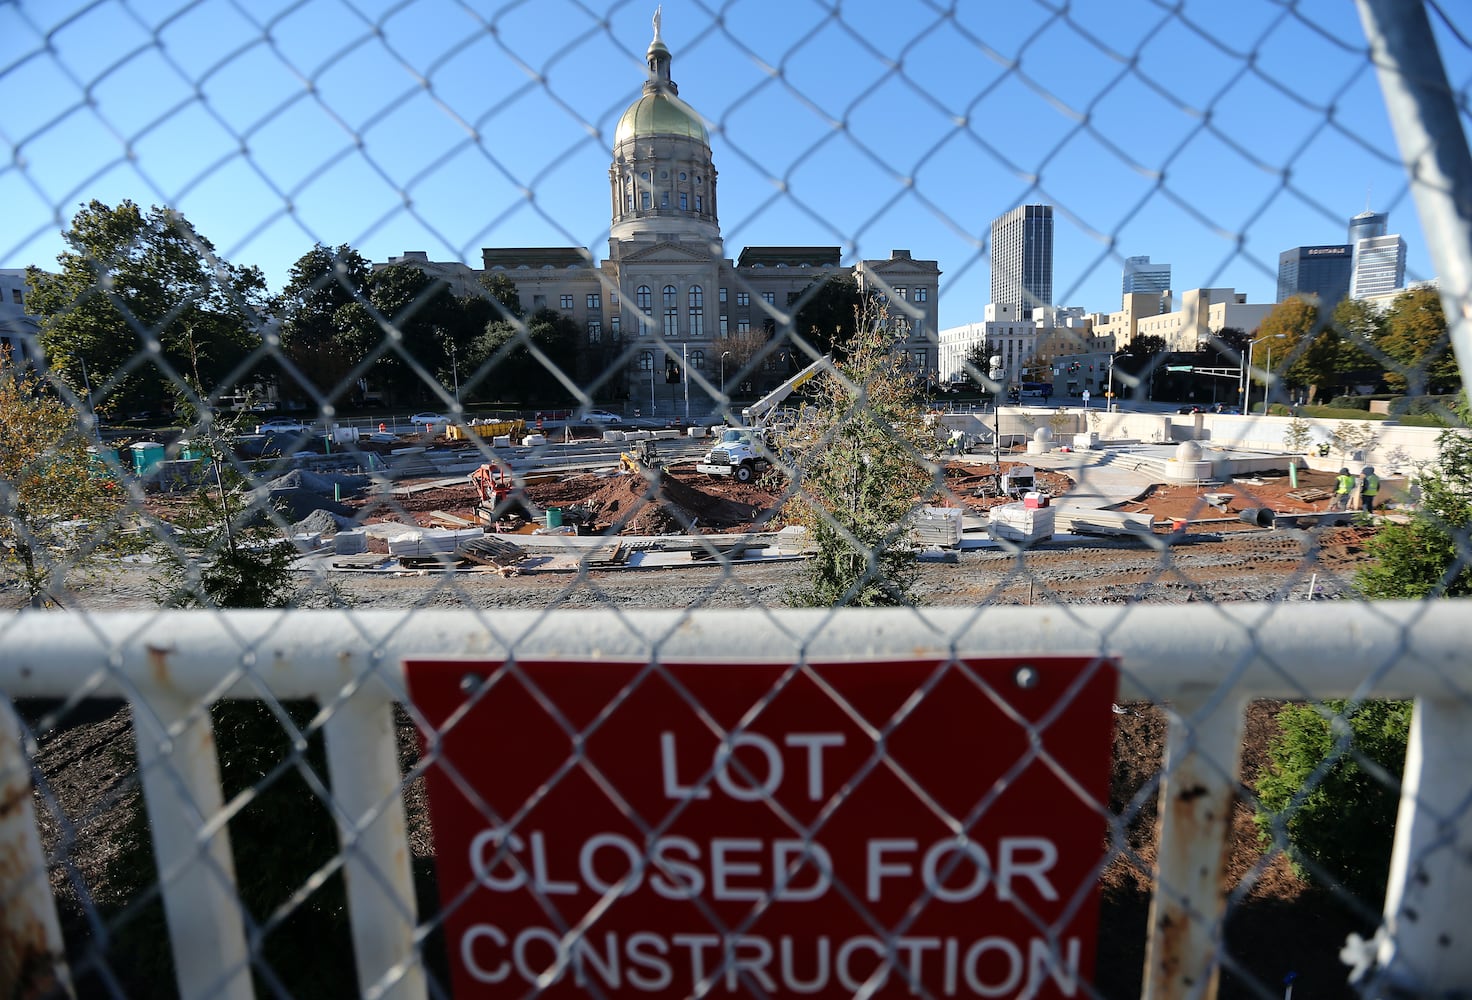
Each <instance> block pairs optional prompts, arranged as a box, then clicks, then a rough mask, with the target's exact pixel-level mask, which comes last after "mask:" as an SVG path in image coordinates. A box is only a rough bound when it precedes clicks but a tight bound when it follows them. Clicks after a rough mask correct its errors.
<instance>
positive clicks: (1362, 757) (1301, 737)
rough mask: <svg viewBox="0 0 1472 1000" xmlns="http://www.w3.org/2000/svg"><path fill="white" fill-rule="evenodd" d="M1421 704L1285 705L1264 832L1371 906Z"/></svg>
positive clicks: (1312, 876) (1305, 871)
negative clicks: (1414, 715) (1415, 706)
mask: <svg viewBox="0 0 1472 1000" xmlns="http://www.w3.org/2000/svg"><path fill="white" fill-rule="evenodd" d="M1410 723H1411V703H1410V702H1406V701H1367V702H1362V703H1360V704H1357V705H1355V704H1351V703H1349V702H1343V701H1332V702H1327V703H1325V704H1322V705H1285V706H1284V707H1283V709H1282V711H1281V712H1279V713H1278V724H1279V726H1280V727H1281V734H1280V735H1279V737H1278V739H1277V740H1276V741H1274V743H1273V744H1272V746H1271V747H1270V748H1269V750H1268V757H1269V761H1270V763H1269V765H1268V769H1267V771H1266V772H1265V773H1264V774H1262V775H1261V776H1260V777H1259V779H1258V783H1257V799H1258V806H1259V811H1258V813H1257V816H1256V822H1257V828H1258V837H1259V839H1260V840H1261V841H1262V842H1263V843H1265V844H1276V845H1278V846H1281V847H1284V848H1285V849H1286V850H1287V852H1288V857H1289V859H1290V860H1291V861H1292V863H1293V867H1294V870H1295V871H1297V872H1298V873H1299V874H1300V875H1302V876H1304V877H1306V878H1308V879H1309V880H1311V881H1314V882H1318V883H1321V884H1326V885H1339V886H1342V887H1343V888H1345V889H1347V890H1349V891H1350V892H1352V893H1354V894H1355V895H1356V896H1358V897H1360V898H1361V899H1362V900H1363V901H1364V902H1366V903H1367V904H1370V905H1371V906H1378V905H1379V903H1380V901H1381V900H1382V899H1383V898H1384V896H1385V882H1386V877H1387V875H1388V873H1389V870H1390V849H1391V845H1392V843H1393V841H1394V838H1395V817H1396V811H1397V809H1398V808H1399V803H1400V794H1399V780H1400V776H1401V772H1402V771H1403V770H1404V767H1405V757H1406V740H1407V737H1408V735H1409V732H1410Z"/></svg>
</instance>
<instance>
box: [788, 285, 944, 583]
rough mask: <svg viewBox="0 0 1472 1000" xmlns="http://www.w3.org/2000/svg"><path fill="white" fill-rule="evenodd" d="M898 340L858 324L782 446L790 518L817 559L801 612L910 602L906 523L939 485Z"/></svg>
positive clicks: (868, 322) (879, 325) (876, 324)
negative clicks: (934, 480) (789, 486)
mask: <svg viewBox="0 0 1472 1000" xmlns="http://www.w3.org/2000/svg"><path fill="white" fill-rule="evenodd" d="M894 343H895V336H894V331H893V329H891V327H890V326H889V324H888V322H886V320H885V318H884V317H883V316H882V315H881V314H880V313H879V311H878V310H877V309H873V308H871V309H868V310H866V313H865V314H864V315H863V316H862V317H861V324H860V327H859V332H858V333H857V334H856V335H855V336H854V337H853V338H852V339H851V340H850V341H849V345H848V352H847V357H846V358H845V359H844V360H843V361H842V362H840V363H838V364H837V366H836V370H834V371H831V372H827V373H824V374H823V375H820V376H818V378H816V379H815V380H814V382H816V383H817V385H816V388H814V389H812V390H810V391H809V395H810V398H811V399H812V400H813V402H812V405H811V407H810V412H811V413H812V418H811V419H808V420H804V421H801V422H799V423H798V424H797V425H796V426H795V427H794V428H793V429H792V430H791V431H790V432H789V433H787V434H785V435H783V437H782V439H781V440H780V441H779V442H778V443H779V446H780V447H781V449H782V450H783V453H784V454H785V455H788V456H789V461H788V465H789V466H790V468H791V469H792V474H793V475H794V476H795V481H794V483H793V485H792V498H791V499H790V500H789V501H788V503H787V505H786V508H785V513H786V515H787V517H788V518H789V520H791V521H794V522H796V523H801V524H803V525H806V527H807V529H808V532H809V534H810V536H811V538H812V540H813V543H814V544H815V546H816V548H817V554H816V555H815V556H814V557H813V558H812V559H811V560H809V561H808V562H807V563H806V564H805V570H806V576H807V580H806V584H805V585H804V586H803V587H802V588H800V589H798V590H795V591H794V592H792V593H791V594H790V595H789V601H790V603H792V604H794V605H797V606H801V607H833V606H838V605H845V606H850V607H876V606H897V605H906V604H909V603H910V586H911V585H912V583H913V580H914V576H915V552H914V550H913V548H912V547H911V545H910V543H909V540H908V538H907V537H906V535H907V533H908V530H909V529H908V524H909V521H910V518H911V516H912V515H913V514H914V512H915V510H916V509H917V508H918V507H919V505H920V504H921V503H922V500H921V497H922V495H923V494H924V493H925V491H926V489H927V487H930V486H931V485H932V476H931V473H930V471H929V470H928V468H927V464H926V459H925V457H924V456H925V454H926V452H927V451H928V450H929V449H930V447H932V446H933V445H934V443H935V442H934V438H933V436H931V435H930V434H929V432H927V430H926V429H925V426H924V421H923V416H922V408H921V406H920V399H919V396H918V394H917V393H916V391H915V383H914V380H913V378H912V377H911V375H910V373H909V372H908V371H907V369H906V368H905V365H904V363H903V361H902V360H901V359H900V357H899V356H898V355H897V354H896V353H895V352H894V350H893V347H894Z"/></svg>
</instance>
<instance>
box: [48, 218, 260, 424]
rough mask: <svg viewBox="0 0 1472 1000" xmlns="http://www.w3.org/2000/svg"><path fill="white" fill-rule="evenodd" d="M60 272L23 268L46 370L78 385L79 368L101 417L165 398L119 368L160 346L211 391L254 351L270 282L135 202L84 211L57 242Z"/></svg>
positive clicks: (153, 376) (139, 373) (150, 379)
mask: <svg viewBox="0 0 1472 1000" xmlns="http://www.w3.org/2000/svg"><path fill="white" fill-rule="evenodd" d="M62 238H63V239H64V240H65V241H66V243H67V246H68V247H69V249H68V250H66V251H64V252H63V253H61V254H59V255H58V256H57V258H56V260H57V263H58V264H59V265H60V270H59V272H58V273H56V274H48V273H46V272H44V271H41V270H39V269H38V268H30V269H29V271H28V273H27V280H28V282H29V283H30V286H31V295H30V298H29V300H28V305H29V307H30V309H31V310H32V311H33V312H34V313H35V314H36V315H37V316H39V317H40V318H41V329H40V342H41V346H42V348H43V349H44V350H45V352H46V356H47V358H48V364H49V367H50V369H51V370H52V371H53V372H56V373H58V374H60V375H62V376H63V377H64V378H65V379H66V381H67V382H68V384H69V385H70V386H72V387H73V388H74V389H76V388H78V387H80V386H82V385H83V381H84V380H83V378H82V365H83V364H84V363H85V365H86V368H87V379H88V380H89V381H90V383H91V385H92V386H93V388H94V389H95V390H96V392H95V399H96V400H98V401H99V402H98V403H97V406H98V408H99V409H101V410H103V411H104V412H105V411H106V410H107V409H109V408H112V409H118V408H120V407H123V408H126V407H133V406H136V405H140V404H146V405H153V404H156V403H158V402H159V401H161V400H162V399H163V398H164V395H165V392H164V390H165V388H166V386H167V384H168V382H169V381H170V376H169V375H168V374H166V373H165V372H162V371H160V370H158V369H156V368H154V367H153V366H150V365H143V366H138V367H135V368H132V369H128V368H127V367H126V366H127V364H128V362H129V361H130V360H131V359H132V357H133V356H134V355H135V354H138V353H140V352H141V351H143V350H145V349H146V347H147V345H148V344H149V343H150V342H151V341H152V340H154V339H157V341H158V343H159V345H160V347H161V350H160V360H161V361H162V362H163V364H164V365H165V366H167V367H168V368H171V369H172V370H173V372H175V373H177V374H176V375H175V376H174V378H173V380H174V381H177V380H178V379H179V378H180V377H183V376H187V377H189V379H190V380H191V381H192V383H193V384H194V385H196V386H200V387H205V388H208V389H210V390H214V389H215V388H216V387H219V386H221V385H222V383H223V382H224V381H225V380H226V378H227V376H230V375H232V374H233V373H235V372H236V369H237V367H238V366H239V365H240V363H241V362H242V361H243V360H245V358H246V357H247V356H248V355H249V353H250V351H251V350H253V349H254V348H256V347H258V346H259V345H260V343H261V338H260V334H259V330H260V328H261V326H262V322H263V320H262V316H263V312H264V305H265V279H264V278H263V277H262V276H261V273H260V271H259V270H258V269H256V268H253V267H251V268H238V267H235V266H234V265H232V264H230V263H229V262H228V261H226V260H224V259H223V258H222V257H220V255H219V254H218V253H216V252H215V248H214V245H213V244H211V243H210V241H209V240H207V239H205V238H204V237H203V236H201V235H199V234H198V233H197V232H195V230H194V227H193V226H191V225H190V224H189V222H188V220H187V219H185V218H184V216H183V215H181V214H179V213H178V212H176V211H174V210H173V209H169V208H159V207H157V206H155V207H153V208H150V209H149V210H148V212H147V213H144V212H143V211H141V210H140V209H139V208H138V206H137V205H135V204H133V203H132V202H131V201H124V202H122V203H121V204H119V205H118V206H117V208H112V207H110V206H108V205H105V204H103V203H102V202H99V201H93V202H91V203H89V204H88V205H87V206H86V207H85V208H83V209H82V210H81V211H79V212H78V213H77V214H76V216H75V217H74V218H73V219H72V225H71V228H70V229H69V230H67V231H66V232H65V233H63V234H62Z"/></svg>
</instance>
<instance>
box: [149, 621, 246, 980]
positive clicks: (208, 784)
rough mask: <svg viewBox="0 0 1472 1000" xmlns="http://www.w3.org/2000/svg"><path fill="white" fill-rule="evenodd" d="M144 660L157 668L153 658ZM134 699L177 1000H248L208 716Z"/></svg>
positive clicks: (185, 698)
mask: <svg viewBox="0 0 1472 1000" xmlns="http://www.w3.org/2000/svg"><path fill="white" fill-rule="evenodd" d="M151 652H152V653H153V654H154V655H155V656H157V657H158V658H159V659H160V660H161V659H162V653H160V652H159V651H158V650H153V651H151ZM162 672H163V673H164V674H167V670H162ZM138 695H139V697H140V698H141V699H142V701H141V702H135V704H134V706H133V731H134V733H135V734H136V736H137V740H138V771H139V773H140V774H141V775H142V779H143V798H144V802H145V804H146V805H147V807H148V829H149V833H150V835H151V836H152V838H153V855H154V859H155V861H156V862H157V864H158V881H159V889H160V892H161V893H162V895H163V901H164V913H165V915H166V916H167V917H168V922H169V945H170V947H171V949H172V950H173V954H174V969H175V976H176V978H177V980H178V985H179V995H180V996H181V997H182V998H183V1000H193V998H196V997H198V998H201V1000H202V998H205V997H210V998H229V1000H250V998H251V996H252V995H253V994H252V989H251V979H250V950H249V948H247V947H246V941H245V922H244V919H243V918H242V916H241V904H240V901H239V898H238V894H237V892H236V881H235V864H234V861H233V859H232V858H231V855H230V837H229V832H228V831H227V829H226V828H225V825H224V823H223V822H221V820H220V811H221V808H222V806H223V804H224V803H223V801H222V798H223V796H222V792H221V789H220V767H219V762H218V761H217V760H216V759H215V739H214V732H213V729H212V727H211V725H210V714H209V709H208V707H207V706H206V705H204V704H203V703H201V702H200V701H199V700H197V699H196V698H194V697H191V696H189V695H185V694H179V693H176V692H172V691H165V690H162V689H160V688H159V687H158V686H156V685H139V687H138Z"/></svg>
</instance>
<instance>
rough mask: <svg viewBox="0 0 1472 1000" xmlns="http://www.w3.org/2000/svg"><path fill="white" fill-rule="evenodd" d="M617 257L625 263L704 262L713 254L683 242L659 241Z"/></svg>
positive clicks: (713, 257) (711, 258) (710, 258)
mask: <svg viewBox="0 0 1472 1000" xmlns="http://www.w3.org/2000/svg"><path fill="white" fill-rule="evenodd" d="M619 259H620V260H621V261H622V262H623V263H625V264H706V263H709V262H710V261H712V260H714V259H715V255H714V254H712V253H711V252H710V251H709V250H702V249H700V248H698V247H692V246H688V245H686V244H683V243H670V242H660V243H654V244H652V245H650V246H647V247H642V248H640V249H638V250H635V251H633V252H632V253H628V252H625V253H623V254H620V255H619Z"/></svg>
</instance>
